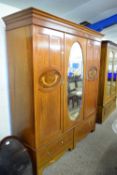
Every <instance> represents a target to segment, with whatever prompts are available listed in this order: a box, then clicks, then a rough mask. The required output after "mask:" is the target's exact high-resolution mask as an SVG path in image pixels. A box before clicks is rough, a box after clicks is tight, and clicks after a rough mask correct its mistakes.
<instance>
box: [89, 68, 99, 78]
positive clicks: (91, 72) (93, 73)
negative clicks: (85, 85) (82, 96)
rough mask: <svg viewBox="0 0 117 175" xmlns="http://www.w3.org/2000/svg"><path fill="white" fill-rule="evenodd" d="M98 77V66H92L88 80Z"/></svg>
mask: <svg viewBox="0 0 117 175" xmlns="http://www.w3.org/2000/svg"><path fill="white" fill-rule="evenodd" d="M96 78H97V68H96V67H95V66H93V67H91V68H90V69H89V71H88V80H95V79H96Z"/></svg>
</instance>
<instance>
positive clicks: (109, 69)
mask: <svg viewBox="0 0 117 175" xmlns="http://www.w3.org/2000/svg"><path fill="white" fill-rule="evenodd" d="M113 57H114V55H113V52H110V53H109V59H108V65H107V66H108V67H107V86H106V88H107V90H106V92H107V96H110V95H111V83H112V74H113V66H112V65H113Z"/></svg>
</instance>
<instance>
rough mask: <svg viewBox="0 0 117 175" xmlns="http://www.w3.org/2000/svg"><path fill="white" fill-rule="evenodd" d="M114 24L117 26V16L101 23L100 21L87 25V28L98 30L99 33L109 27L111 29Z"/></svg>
mask: <svg viewBox="0 0 117 175" xmlns="http://www.w3.org/2000/svg"><path fill="white" fill-rule="evenodd" d="M114 24H117V14H116V15H113V16H111V17H109V18H106V19H103V20H101V21H98V22H96V23H94V24H88V25H86V26H87V27H89V28H91V29H93V30H96V31H98V32H101V31H102V30H103V29H105V28H107V27H110V26H112V25H114Z"/></svg>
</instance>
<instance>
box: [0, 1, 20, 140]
mask: <svg viewBox="0 0 117 175" xmlns="http://www.w3.org/2000/svg"><path fill="white" fill-rule="evenodd" d="M18 10H19V9H16V8H14V7H11V6H7V5H3V4H0V140H1V139H2V138H4V137H5V136H8V135H10V133H11V126H10V104H9V88H8V69H7V66H8V65H7V51H6V49H7V48H6V38H5V24H4V22H3V21H2V18H1V17H2V16H6V15H8V14H11V13H13V12H15V11H18Z"/></svg>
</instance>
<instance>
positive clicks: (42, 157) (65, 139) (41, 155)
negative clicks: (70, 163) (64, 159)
mask: <svg viewBox="0 0 117 175" xmlns="http://www.w3.org/2000/svg"><path fill="white" fill-rule="evenodd" d="M69 148H73V130H71V131H69V132H67V133H66V134H64V135H63V136H62V137H59V138H58V139H56V140H55V141H53V142H51V143H50V144H47V145H43V146H42V147H41V148H40V149H39V151H38V155H37V157H38V162H39V167H42V166H44V165H45V164H47V163H49V162H51V161H52V160H53V159H56V158H57V156H58V155H60V154H61V153H63V152H64V151H66V150H68V149H69Z"/></svg>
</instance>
